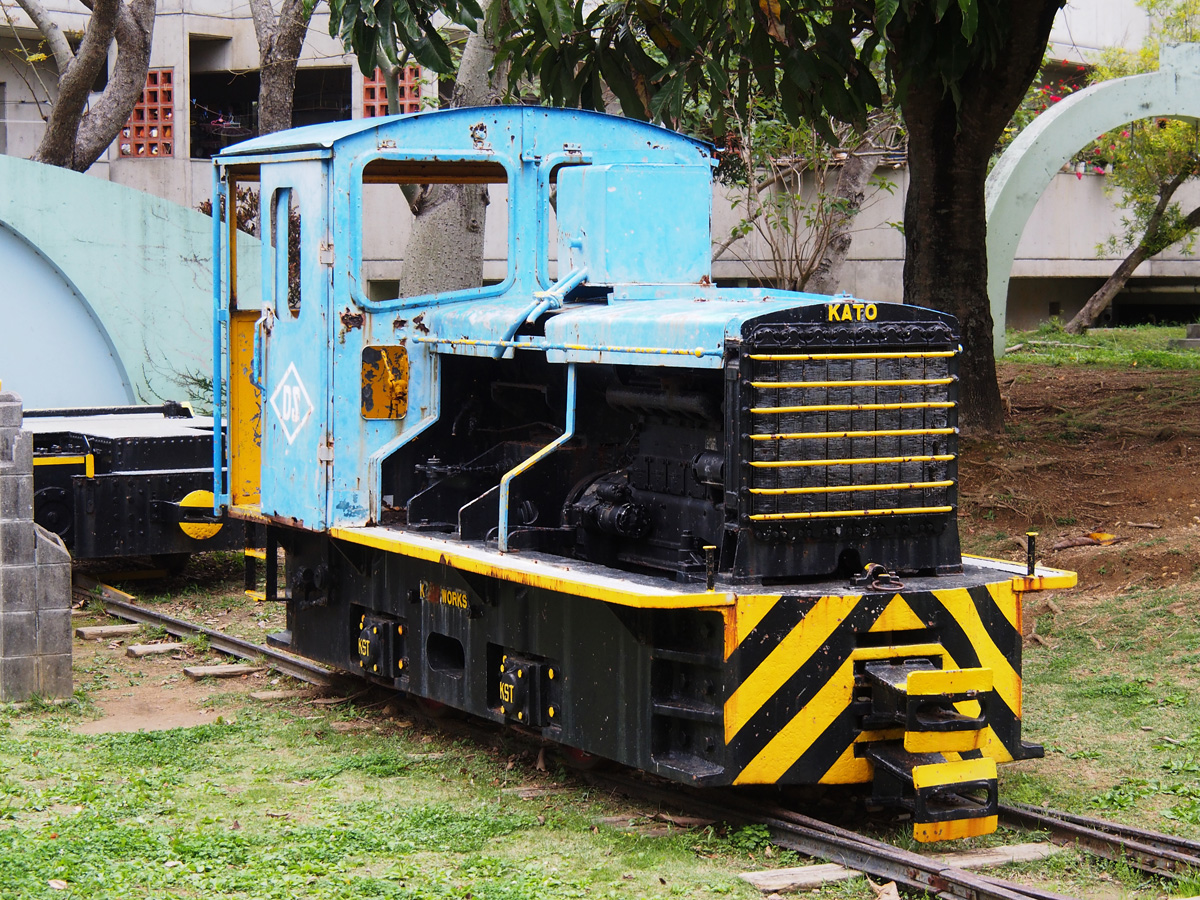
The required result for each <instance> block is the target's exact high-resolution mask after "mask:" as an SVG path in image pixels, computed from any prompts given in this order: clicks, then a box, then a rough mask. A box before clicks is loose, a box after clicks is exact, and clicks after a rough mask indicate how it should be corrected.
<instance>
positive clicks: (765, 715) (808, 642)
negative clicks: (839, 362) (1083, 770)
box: [724, 582, 1023, 784]
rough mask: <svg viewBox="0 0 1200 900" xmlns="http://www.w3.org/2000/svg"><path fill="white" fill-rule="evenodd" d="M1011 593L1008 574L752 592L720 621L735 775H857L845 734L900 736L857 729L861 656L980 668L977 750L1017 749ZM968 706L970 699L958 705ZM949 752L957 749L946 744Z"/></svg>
mask: <svg viewBox="0 0 1200 900" xmlns="http://www.w3.org/2000/svg"><path fill="white" fill-rule="evenodd" d="M1019 603H1020V601H1019V598H1018V596H1017V595H1016V594H1014V593H1013V591H1012V590H1011V586H1010V584H1009V583H1008V582H1000V583H996V584H990V585H977V586H969V587H959V588H949V589H943V590H935V591H908V590H905V591H901V592H899V593H868V594H859V595H847V596H825V597H812V596H791V595H781V596H754V597H741V598H739V601H738V609H737V614H736V615H737V622H736V626H735V627H733V628H730V629H727V632H726V633H727V638H726V640H727V646H726V653H727V657H728V658H727V671H728V672H729V673H730V677H731V679H733V682H732V684H731V690H730V692H729V694H728V695H727V696H728V699H727V700H726V702H725V708H724V713H725V716H724V720H725V742H726V745H727V749H728V755H727V758H728V759H729V760H730V763H731V764H732V765H733V766H735V767H736V768H737V770H738V774H737V775H736V776H735V778H734V783H735V784H774V783H812V782H825V783H855V782H864V781H870V779H871V774H872V773H871V766H870V763H868V762H867V760H866V759H864V758H862V757H861V756H859V755H858V754H856V752H855V746H854V745H855V744H856V743H862V742H865V741H870V740H879V739H899V738H902V737H903V728H902V727H899V726H897V728H896V729H895V730H894V731H888V732H865V731H863V730H862V723H863V720H864V716H866V715H867V714H869V713H870V712H871V709H870V702H869V701H868V700H864V699H863V695H864V693H865V692H864V690H863V689H862V688H861V686H860V687H859V688H858V689H856V684H855V680H856V676H858V677H859V684H860V685H861V684H862V679H861V675H862V667H863V665H864V664H865V663H866V662H868V661H871V660H903V659H929V660H932V661H933V663H934V664H935V665H936V666H937V667H939V668H942V669H987V670H990V672H991V679H992V685H993V690H994V694H993V696H992V698H991V702H990V704H989V708H988V722H987V727H986V728H984V729H983V733H982V735H981V737H980V741H979V744H980V749H981V750H982V751H983V754H984V755H985V756H988V757H992V758H994V759H996V760H998V761H1001V762H1004V761H1008V760H1010V759H1013V758H1014V757H1018V756H1022V755H1023V753H1022V751H1021V632H1020V612H1019ZM959 708H960V711H961V712H962V713H963V714H965V715H978V711H979V708H980V707H979V704H978V703H977V702H975V701H967V702H965V703H962V704H961V706H960V707H959ZM947 755H948V756H949V757H951V758H957V757H956V755H955V754H953V753H948V754H947Z"/></svg>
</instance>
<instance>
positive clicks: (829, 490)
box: [750, 481, 954, 496]
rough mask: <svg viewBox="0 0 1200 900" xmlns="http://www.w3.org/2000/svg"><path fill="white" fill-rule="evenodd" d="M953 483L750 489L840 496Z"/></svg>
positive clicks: (926, 482) (763, 492)
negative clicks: (849, 493) (857, 492)
mask: <svg viewBox="0 0 1200 900" xmlns="http://www.w3.org/2000/svg"><path fill="white" fill-rule="evenodd" d="M953 484H954V482H953V481H909V482H906V483H904V484H847V485H843V486H841V487H806V488H805V487H799V488H750V493H752V494H766V495H768V496H782V495H785V494H841V493H845V492H847V491H911V490H914V489H917V488H944V487H951V486H952V485H953Z"/></svg>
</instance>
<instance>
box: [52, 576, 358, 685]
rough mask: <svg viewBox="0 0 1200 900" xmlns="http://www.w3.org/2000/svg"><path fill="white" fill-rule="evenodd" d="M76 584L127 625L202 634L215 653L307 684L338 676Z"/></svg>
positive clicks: (97, 586)
mask: <svg viewBox="0 0 1200 900" xmlns="http://www.w3.org/2000/svg"><path fill="white" fill-rule="evenodd" d="M75 581H76V583H77V584H78V585H79V587H80V588H82V589H83V590H85V591H97V592H99V595H100V598H101V599H102V600H103V601H104V608H105V611H106V612H107V613H108V614H109V615H111V616H116V617H117V618H119V619H127V620H128V621H130V622H139V623H141V624H143V625H154V626H157V627H158V628H162V629H163V630H164V631H166V632H167V633H168V634H173V635H175V636H176V637H185V638H186V637H196V636H199V635H204V637H205V638H207V639H208V645H209V646H210V647H212V648H213V649H214V650H218V651H220V652H221V653H226V654H228V655H229V656H236V657H238V658H239V659H247V660H258V659H265V660H266V661H267V662H268V664H270V666H271V668H273V669H277V670H278V671H280V672H282V673H283V674H285V675H290V676H291V677H293V678H296V679H298V680H300V681H305V682H307V683H308V684H313V685H318V686H320V687H330V686H332V685H333V684H334V683H335V680H336V679H337V673H334V672H330V671H329V670H328V669H326V668H324V667H323V666H319V665H317V664H316V663H314V662H309V661H308V660H306V659H300V658H299V657H296V656H292V655H291V654H290V653H284V652H283V651H281V650H276V649H274V648H272V647H264V646H262V645H261V644H254V643H251V642H250V641H245V640H242V639H241V638H236V637H231V636H229V635H227V634H222V633H221V632H219V631H214V630H212V629H211V628H204V627H202V626H200V625H194V624H192V623H191V622H187V621H184V620H183V619H176V618H175V617H173V616H168V615H164V614H163V613H160V612H155V611H154V610H152V609H147V608H146V607H144V606H138V605H137V604H136V603H133V602H132V601H133V600H135V599H136V598H135V597H134V596H133V595H132V594H126V593H125V592H124V591H120V590H117V589H116V588H114V587H111V586H110V585H107V584H104V583H102V582H99V581H96V580H95V579H92V578H88V577H87V576H82V575H76V576H75Z"/></svg>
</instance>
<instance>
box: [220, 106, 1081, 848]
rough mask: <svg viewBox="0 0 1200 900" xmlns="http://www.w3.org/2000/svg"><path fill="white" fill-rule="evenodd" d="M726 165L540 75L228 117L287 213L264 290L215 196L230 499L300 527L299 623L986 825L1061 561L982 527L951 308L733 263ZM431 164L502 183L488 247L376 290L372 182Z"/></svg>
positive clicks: (651, 764)
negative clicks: (523, 85)
mask: <svg viewBox="0 0 1200 900" xmlns="http://www.w3.org/2000/svg"><path fill="white" fill-rule="evenodd" d="M713 164H714V160H713V154H712V150H711V148H709V147H708V146H707V145H704V144H702V143H699V142H697V141H693V140H691V139H688V138H685V137H683V136H680V135H677V134H674V133H671V132H668V131H665V130H663V129H660V128H656V127H654V126H650V125H646V124H643V123H638V122H632V121H629V120H624V119H617V118H613V117H608V116H603V115H598V114H594V113H588V112H581V111H575V110H572V111H565V110H547V109H539V108H507V107H489V108H486V109H465V110H448V111H442V112H436V113H420V114H415V115H409V116H401V117H394V118H388V119H372V120H370V121H356V122H341V123H333V124H329V125H320V126H312V127H308V128H301V129H295V130H293V131H291V132H284V133H281V134H275V135H270V136H266V137H263V138H257V139H254V140H251V141H248V142H246V143H244V144H239V145H237V146H235V147H232V148H228V149H227V150H226V151H224V152H223V153H222V154H221V155H219V156H218V157H216V158H215V159H214V176H213V188H214V203H213V205H214V209H216V208H220V207H221V203H222V201H223V200H224V199H225V198H228V197H229V196H232V194H233V192H234V191H235V190H236V187H237V185H239V184H244V183H247V182H258V183H259V189H260V192H261V194H260V196H261V198H262V200H261V208H262V209H263V210H264V211H265V215H264V223H263V233H264V235H265V239H264V240H263V242H262V253H263V260H262V272H263V279H262V283H261V285H260V286H259V289H260V291H261V302H256V301H249V302H247V301H246V300H244V299H243V298H242V296H241V295H245V296H246V297H250V296H252V295H253V294H254V293H255V289H254V286H248V285H244V284H242V283H241V282H240V281H239V278H238V268H237V257H236V242H235V241H234V240H233V231H232V229H233V228H234V224H233V223H232V222H229V223H227V224H226V227H225V228H222V226H221V223H220V222H219V220H217V218H216V217H214V224H213V229H214V234H213V238H214V258H215V259H216V260H218V261H219V265H217V266H216V267H215V273H214V298H215V318H214V358H215V366H214V371H216V372H218V373H220V374H219V376H218V378H217V379H215V385H214V388H215V389H214V394H215V401H216V405H217V413H216V415H218V416H221V415H224V416H225V417H226V418H227V421H228V435H229V437H228V442H221V443H218V444H216V446H215V447H214V472H215V473H218V474H217V476H216V479H215V481H216V483H215V486H214V493H215V495H216V506H217V509H218V511H220V510H228V512H229V514H230V515H231V516H233V517H235V518H241V519H244V520H245V521H247V522H253V523H260V524H262V525H264V526H265V529H266V541H267V559H269V560H273V559H274V558H275V550H276V548H280V547H281V548H283V549H284V550H285V551H286V558H287V570H286V571H287V576H286V578H287V585H286V588H287V590H286V593H284V592H278V591H277V586H276V585H274V584H273V583H269V584H268V594H269V595H271V597H272V598H273V599H274V598H278V599H286V601H287V605H288V627H287V630H286V631H285V632H283V633H281V634H279V635H276V636H275V637H274V640H275V641H276V642H277V643H279V644H281V645H282V646H285V647H287V648H289V649H292V650H294V651H296V652H299V653H301V654H304V655H307V656H311V657H314V658H316V659H320V660H323V661H325V662H327V663H330V664H332V665H335V666H339V667H341V668H344V669H348V670H351V671H358V672H359V673H360V674H362V675H363V677H365V678H368V679H370V680H374V681H377V682H379V683H381V684H386V685H389V686H392V687H395V688H398V689H401V690H405V691H408V692H411V693H413V694H415V695H418V696H421V697H426V698H429V699H432V700H436V701H438V702H441V703H445V704H448V705H450V706H453V707H456V708H459V709H463V710H466V711H467V712H470V713H473V714H475V715H479V716H482V717H485V718H489V719H493V720H495V721H500V722H509V723H512V724H516V725H520V726H523V727H526V728H529V729H533V730H534V731H535V732H537V733H539V734H540V735H542V736H544V737H546V738H548V739H550V740H554V741H557V742H559V743H562V744H564V745H567V746H569V747H575V748H578V749H580V750H583V751H586V752H588V753H592V754H596V755H599V756H603V757H607V758H611V759H614V760H617V761H619V762H622V763H626V764H629V765H633V766H637V767H639V768H642V769H646V770H648V771H652V772H657V773H659V774H661V775H664V776H666V777H669V778H672V779H674V780H678V781H683V782H687V783H692V784H703V785H725V784H780V785H786V784H812V783H871V784H872V785H873V789H874V794H875V796H876V798H877V799H880V800H884V801H887V802H892V803H897V804H900V805H903V806H906V807H908V808H909V809H910V810H912V812H913V814H914V822H915V823H916V824H915V833H916V835H917V837H918V838H919V839H922V840H934V839H940V838H946V837H957V836H965V835H970V834H980V833H985V832H987V831H989V830H991V829H993V828H994V827H995V811H996V802H997V800H996V783H997V780H996V763H997V762H1005V761H1008V760H1012V759H1020V758H1024V757H1028V756H1034V755H1039V754H1040V752H1041V749H1040V748H1039V747H1037V746H1036V745H1032V744H1028V743H1026V742H1024V741H1023V740H1022V735H1021V674H1020V673H1021V664H1020V655H1021V598H1022V596H1023V595H1024V593H1025V592H1027V591H1031V590H1040V589H1044V588H1049V587H1066V586H1069V585H1071V584H1073V583H1074V575H1073V574H1072V573H1066V572H1058V571H1055V570H1051V569H1043V568H1036V567H1032V566H1031V567H1029V568H1028V569H1027V568H1026V567H1023V566H1018V565H1014V564H1011V563H1005V562H1000V561H994V560H983V559H975V558H967V557H963V556H962V555H961V552H960V549H959V544H958V532H957V524H956V518H955V516H956V509H957V493H956V490H957V487H956V485H957V469H956V461H957V386H956V382H957V375H956V372H957V358H958V354H959V352H960V348H959V346H958V340H957V336H956V333H955V323H954V320H953V319H952V318H951V317H949V316H947V315H945V314H942V313H939V312H935V311H932V310H923V309H919V308H916V307H907V306H901V305H895V304H882V303H881V304H875V303H870V302H868V301H864V300H860V299H857V298H854V297H850V296H848V295H839V296H837V297H825V296H817V295H811V294H797V293H789V292H784V291H772V290H756V289H724V288H717V287H715V286H714V285H713V284H712V279H711V266H710V260H709V252H710V251H709V246H710V243H709V230H710V226H709V220H710V216H711V173H712V168H713ZM431 184H456V185H481V184H486V185H489V186H490V187H489V190H490V191H492V192H494V199H493V200H492V203H493V205H494V206H496V207H497V208H502V210H503V212H504V213H505V214H506V218H507V223H506V224H507V230H506V231H505V233H504V234H503V235H500V237H501V238H502V243H503V244H504V245H505V246H506V247H507V261H506V268H505V271H504V272H503V277H501V278H500V279H499V280H497V281H496V282H495V283H492V284H487V285H484V286H482V287H478V286H476V287H465V288H459V289H453V290H449V289H448V290H446V291H443V292H440V293H434V294H424V295H420V296H412V297H405V296H398V294H399V291H398V289H397V290H394V291H392V293H396V294H397V296H391V295H390V294H388V295H387V296H380V291H381V290H382V289H383V288H381V287H380V282H378V281H377V282H376V283H375V284H372V283H371V277H372V274H371V273H372V272H373V271H375V270H374V269H373V268H372V266H373V265H374V263H373V261H372V259H371V258H370V255H371V253H372V252H375V251H373V250H371V249H370V247H369V244H370V243H371V241H372V240H377V239H378V238H379V237H380V236H379V235H378V234H365V233H364V213H363V209H364V203H367V202H373V201H371V200H370V196H371V195H372V193H373V191H374V188H375V186H378V185H384V186H397V185H408V186H410V187H413V188H415V189H418V190H421V189H425V187H424V186H426V185H431ZM501 185H502V186H503V188H501V187H500V186H501ZM491 186H494V187H491ZM384 189H385V190H393V191H394V193H393V195H392V202H393V203H395V204H397V205H398V204H399V203H401V202H402V201H400V199H399V198H400V196H401V195H400V192H399V190H395V189H394V188H391V187H385V188H384ZM501 197H503V199H502V200H501V199H500V198H501ZM501 203H502V204H503V206H502V207H501ZM667 209H670V210H671V212H670V214H669V215H666V214H664V210H667ZM297 213H298V218H299V220H300V243H299V246H300V250H299V259H290V258H289V256H290V254H291V252H292V251H290V250H288V249H286V248H287V247H288V240H287V229H288V227H289V222H290V221H291V220H292V218H293V216H294V215H295V214H297ZM480 227H483V226H482V224H481V223H480ZM297 271H298V278H296V277H294V276H292V275H291V274H290V273H292V272H297ZM385 286H386V285H385ZM271 568H272V567H271V566H268V570H270V569H271Z"/></svg>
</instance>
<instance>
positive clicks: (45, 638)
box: [0, 392, 72, 703]
mask: <svg viewBox="0 0 1200 900" xmlns="http://www.w3.org/2000/svg"><path fill="white" fill-rule="evenodd" d="M71 691H72V684H71V554H70V553H68V552H67V548H66V547H64V546H63V544H62V542H61V541H60V540H59V539H58V536H57V535H55V534H52V533H51V532H49V531H46V530H45V529H44V528H42V527H41V526H39V525H36V524H35V523H34V521H33V435H32V434H30V433H29V432H27V431H22V430H21V398H20V397H18V396H17V395H16V394H12V393H3V392H0V702H4V703H12V702H17V701H23V700H28V699H29V698H30V697H32V696H33V695H35V694H36V695H38V696H39V697H43V698H46V699H51V698H56V697H69V696H71Z"/></svg>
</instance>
